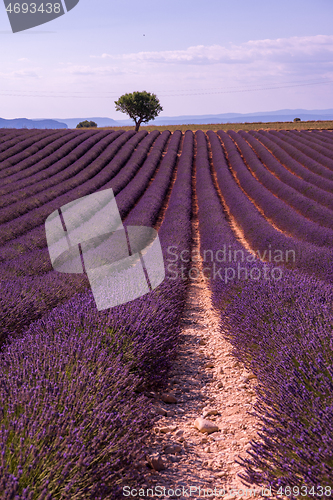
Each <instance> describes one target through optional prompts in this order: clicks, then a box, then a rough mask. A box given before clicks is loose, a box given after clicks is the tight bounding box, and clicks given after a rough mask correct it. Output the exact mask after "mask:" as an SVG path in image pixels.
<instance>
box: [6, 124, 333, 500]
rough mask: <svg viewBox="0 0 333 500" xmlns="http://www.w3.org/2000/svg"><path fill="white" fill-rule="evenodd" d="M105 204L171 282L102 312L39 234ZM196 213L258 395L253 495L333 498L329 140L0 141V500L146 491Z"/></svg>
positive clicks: (322, 136) (47, 134)
mask: <svg viewBox="0 0 333 500" xmlns="http://www.w3.org/2000/svg"><path fill="white" fill-rule="evenodd" d="M110 188H112V190H113V193H114V195H115V199H116V202H117V206H118V208H119V212H120V215H121V218H122V220H123V223H124V225H125V226H126V225H128V226H133V225H137V226H150V227H153V228H155V229H156V230H158V234H159V239H160V242H161V246H162V252H163V257H164V262H165V270H166V277H165V279H164V281H163V282H162V284H161V285H160V286H158V287H157V288H156V289H155V290H153V291H152V292H150V293H149V294H147V295H144V296H142V297H141V298H138V299H136V300H133V301H131V302H128V303H126V304H123V305H120V306H117V307H114V308H111V309H107V310H103V311H98V310H97V308H96V304H95V302H94V298H93V294H92V291H91V288H90V284H89V281H88V279H87V276H86V275H85V274H63V273H58V272H56V271H54V270H53V268H52V264H51V260H50V256H49V252H48V248H47V241H46V234H45V220H46V219H47V217H48V216H49V215H50V214H51V213H52V212H53V211H54V210H56V209H58V208H59V207H61V206H62V205H64V204H67V203H69V202H71V201H74V200H77V199H78V198H81V197H83V196H86V195H89V194H93V193H96V192H98V191H102V190H105V189H110ZM196 204H197V206H198V219H199V236H200V251H201V257H202V260H203V263H204V264H205V267H206V274H205V278H206V279H207V286H208V287H210V289H211V291H212V297H213V304H214V307H215V308H216V309H217V310H218V311H219V314H220V318H221V320H220V322H221V335H224V336H226V337H227V338H228V340H229V341H230V342H231V344H232V345H233V348H234V356H235V357H236V358H237V359H238V360H239V361H240V362H241V363H243V364H244V366H246V367H247V368H248V369H249V370H251V371H252V372H253V373H254V374H255V375H256V377H257V379H258V387H257V395H258V403H257V404H256V407H255V412H256V414H257V415H258V416H259V418H260V421H261V422H262V431H261V438H262V439H261V442H258V443H256V442H254V443H252V448H251V450H250V452H249V457H248V459H246V460H245V461H244V463H243V465H244V467H245V469H244V470H245V471H246V473H244V476H243V479H244V481H246V482H248V483H249V484H267V485H270V486H271V487H272V490H273V491H274V492H275V493H277V492H278V491H279V488H280V487H281V486H287V485H294V486H299V487H301V486H302V484H304V483H306V484H307V486H308V488H309V487H311V486H313V487H316V486H317V485H318V484H320V485H323V486H326V487H327V488H326V489H325V491H324V494H323V496H324V497H331V488H330V487H333V457H332V449H333V354H332V352H333V337H332V327H333V310H332V287H333V132H330V131H301V132H297V131H269V132H267V131H263V130H260V131H249V132H245V131H238V132H235V131H231V130H230V131H228V132H225V131H222V130H220V131H218V132H213V131H208V132H207V133H204V132H203V131H200V130H198V131H196V132H192V131H191V130H187V131H186V132H181V131H180V130H176V131H175V132H173V133H171V132H170V131H168V130H166V131H163V132H162V133H160V132H159V131H157V130H155V131H152V132H149V133H148V132H147V131H145V130H143V131H140V132H137V133H136V132H134V131H122V130H118V131H112V130H111V131H110V130H88V131H84V130H52V131H51V130H43V131H41V130H10V129H2V130H0V224H1V232H0V287H1V288H0V290H1V294H0V345H1V352H0V357H1V361H0V446H1V458H0V461H1V462H0V492H1V494H0V497H1V498H3V499H4V500H6V499H14V498H17V499H22V500H28V499H29V500H37V499H38V500H42V499H45V500H46V499H47V500H51V499H52V500H53V499H66V500H70V499H80V500H84V499H92V500H98V499H101V500H102V499H113V498H121V497H122V495H121V485H122V484H123V482H124V481H125V480H126V483H127V484H130V482H131V481H134V480H136V481H137V480H139V479H140V472H139V471H138V470H137V469H136V468H135V463H136V461H137V460H139V459H140V458H141V456H142V450H143V446H144V442H145V438H146V436H147V433H148V432H149V429H151V427H152V424H153V421H154V416H153V414H151V413H150V412H149V411H147V397H146V394H147V392H149V390H152V389H156V388H159V389H160V388H163V386H164V384H165V380H166V378H167V375H168V370H169V369H170V367H171V365H172V361H173V359H174V356H175V354H176V352H177V346H178V342H179V333H180V326H179V320H180V318H181V315H182V311H183V308H184V305H185V299H186V291H187V286H188V284H189V281H190V279H195V276H193V274H192V273H191V266H192V264H191V259H189V258H182V257H181V256H187V257H188V256H190V255H191V245H192V239H193V234H192V223H191V222H192V214H193V210H194V206H195V205H196ZM171 248H172V253H171V252H170V249H171ZM171 255H173V257H174V256H175V255H176V256H177V257H178V258H172V259H171ZM193 260H194V259H193ZM207 271H208V272H207ZM221 390H223V389H221ZM293 495H294V494H293V493H291V495H290V497H291V498H296V497H297V495H294V496H293ZM303 497H304V498H306V497H305V496H303ZM309 498H310V497H309Z"/></svg>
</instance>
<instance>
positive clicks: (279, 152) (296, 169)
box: [248, 130, 333, 193]
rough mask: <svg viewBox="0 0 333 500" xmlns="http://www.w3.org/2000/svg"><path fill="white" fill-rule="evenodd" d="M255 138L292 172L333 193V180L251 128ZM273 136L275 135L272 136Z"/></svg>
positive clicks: (250, 132)
mask: <svg viewBox="0 0 333 500" xmlns="http://www.w3.org/2000/svg"><path fill="white" fill-rule="evenodd" d="M248 133H249V134H251V135H252V136H253V137H254V138H255V139H257V140H258V141H260V142H261V143H262V144H263V145H264V146H265V147H266V148H267V149H268V150H269V151H271V153H272V154H273V155H274V156H275V158H276V159H277V160H278V161H280V162H281V163H282V165H284V166H285V168H286V169H288V170H289V171H290V172H291V173H292V174H295V175H297V176H298V177H300V178H301V179H303V180H305V181H307V182H309V183H311V184H313V185H314V186H317V187H319V188H320V189H323V190H324V191H328V192H329V193H333V182H331V181H330V180H329V179H324V178H323V177H322V176H320V174H315V173H314V172H312V171H311V170H309V169H308V168H306V166H303V165H302V164H301V163H299V162H298V161H296V160H294V159H293V158H292V157H291V156H290V155H289V154H288V153H286V152H285V151H284V150H283V149H282V148H281V147H280V146H278V144H277V143H276V142H275V141H274V142H273V141H272V140H270V138H269V137H267V136H266V135H265V136H264V135H263V134H258V133H257V132H255V131H253V130H250V131H249V132H248ZM272 138H273V137H272Z"/></svg>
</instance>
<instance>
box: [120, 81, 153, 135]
mask: <svg viewBox="0 0 333 500" xmlns="http://www.w3.org/2000/svg"><path fill="white" fill-rule="evenodd" d="M114 103H115V105H116V111H121V112H122V113H126V114H127V115H128V116H129V117H130V118H132V120H134V121H135V131H136V132H138V130H139V127H140V125H141V123H147V122H149V121H150V120H154V119H155V118H156V116H157V115H158V114H159V113H160V112H161V111H163V108H162V106H161V105H160V101H159V100H158V98H157V97H156V95H155V94H151V93H149V92H146V91H145V90H144V91H143V92H133V93H132V94H124V95H122V96H121V97H120V98H119V99H118V101H115V102H114Z"/></svg>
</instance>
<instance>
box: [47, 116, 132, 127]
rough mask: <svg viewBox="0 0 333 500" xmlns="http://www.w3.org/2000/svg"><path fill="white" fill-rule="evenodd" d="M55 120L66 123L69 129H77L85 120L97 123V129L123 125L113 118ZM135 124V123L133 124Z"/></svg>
mask: <svg viewBox="0 0 333 500" xmlns="http://www.w3.org/2000/svg"><path fill="white" fill-rule="evenodd" d="M55 120H58V121H60V122H63V123H66V125H67V126H68V128H76V126H77V125H78V124H79V123H80V122H84V121H85V120H88V121H89V122H90V121H93V122H95V123H97V127H121V126H122V125H123V123H121V122H117V121H116V120H113V119H112V118H101V117H97V118H96V117H92V118H64V119H62V118H55ZM128 121H129V122H130V125H132V120H128ZM133 123H134V122H133Z"/></svg>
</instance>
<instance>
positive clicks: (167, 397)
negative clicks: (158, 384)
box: [161, 393, 177, 403]
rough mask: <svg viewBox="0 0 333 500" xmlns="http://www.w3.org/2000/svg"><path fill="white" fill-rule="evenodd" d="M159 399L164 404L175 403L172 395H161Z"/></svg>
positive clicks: (175, 400)
mask: <svg viewBox="0 0 333 500" xmlns="http://www.w3.org/2000/svg"><path fill="white" fill-rule="evenodd" d="M161 399H162V401H163V402H164V403H177V399H176V398H175V396H174V395H173V394H168V393H164V394H162V396H161Z"/></svg>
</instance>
